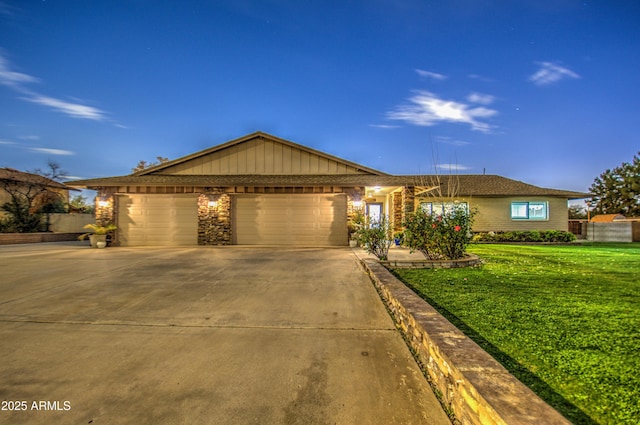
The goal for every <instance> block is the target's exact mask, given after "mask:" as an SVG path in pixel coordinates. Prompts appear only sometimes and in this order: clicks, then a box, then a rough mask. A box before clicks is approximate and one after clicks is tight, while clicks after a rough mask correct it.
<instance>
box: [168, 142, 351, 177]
mask: <svg viewBox="0 0 640 425" xmlns="http://www.w3.org/2000/svg"><path fill="white" fill-rule="evenodd" d="M162 173H163V174H197V175H202V174H214V175H215V174H358V173H363V172H362V171H360V170H358V169H357V168H355V167H351V166H349V165H347V164H344V163H341V162H338V161H335V160H332V159H329V158H325V157H323V156H320V155H314V154H313V153H310V152H307V151H304V150H301V149H297V148H295V147H292V146H288V145H285V144H282V143H278V142H275V141H272V140H265V139H261V138H256V139H252V140H248V141H246V142H244V143H240V144H237V145H234V146H230V147H228V148H226V149H223V150H220V151H215V152H212V153H210V154H209V155H205V156H202V157H199V158H194V159H192V160H190V161H186V162H184V163H182V164H176V165H174V166H171V167H168V168H165V169H163V170H162Z"/></svg>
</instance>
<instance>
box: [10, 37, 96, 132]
mask: <svg viewBox="0 0 640 425" xmlns="http://www.w3.org/2000/svg"><path fill="white" fill-rule="evenodd" d="M2 53H3V52H2V50H0V84H2V85H5V86H8V87H11V88H12V89H13V90H15V91H17V92H19V93H21V94H22V95H23V97H21V99H22V100H26V101H29V102H33V103H37V104H39V105H44V106H48V107H50V108H53V109H54V110H56V111H58V112H62V113H63V114H66V115H68V116H70V117H72V118H80V119H88V120H95V121H103V120H105V119H106V113H105V112H104V111H102V110H100V109H98V108H94V107H93V106H87V105H83V104H81V103H73V102H67V101H64V100H61V99H56V98H53V97H49V96H45V95H42V94H40V93H37V92H34V91H32V90H30V89H29V88H27V87H26V84H28V83H35V82H38V81H39V80H38V79H37V78H35V77H32V76H31V75H27V74H23V73H21V72H15V71H12V70H11V66H10V64H9V61H8V60H7V59H6V58H5V57H4V56H3V54H2Z"/></svg>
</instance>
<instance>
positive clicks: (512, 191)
mask: <svg viewBox="0 0 640 425" xmlns="http://www.w3.org/2000/svg"><path fill="white" fill-rule="evenodd" d="M438 179H440V180H438ZM438 181H439V183H438ZM69 184H70V185H73V186H78V187H88V188H97V187H117V186H132V185H139V186H201V187H225V186H257V187H267V186H275V187H278V186H296V187H304V186H340V187H359V186H427V187H434V186H438V187H439V188H440V193H443V194H447V193H456V194H457V196H485V197H491V196H551V197H559V198H567V199H581V198H585V197H588V196H589V194H588V193H582V192H574V191H567V190H558V189H547V188H543V187H538V186H533V185H530V184H527V183H523V182H520V181H517V180H512V179H508V178H506V177H501V176H496V175H477V174H475V175H474V174H459V175H451V176H446V177H444V178H443V177H442V176H435V175H408V176H391V175H384V176H374V175H368V174H338V175H336V174H333V175H308V174H307V175H255V174H252V175H215V176H213V175H185V174H181V175H175V174H173V175H166V174H151V175H146V176H135V175H134V176H117V177H107V178H102V179H91V180H78V181H73V182H69Z"/></svg>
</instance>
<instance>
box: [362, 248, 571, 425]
mask: <svg viewBox="0 0 640 425" xmlns="http://www.w3.org/2000/svg"><path fill="white" fill-rule="evenodd" d="M360 262H361V264H362V265H363V267H364V268H365V270H366V271H367V273H368V274H369V276H370V277H371V280H372V281H373V283H374V285H375V286H376V288H377V290H378V293H379V294H380V296H381V298H382V300H383V301H384V302H385V303H386V305H387V308H388V309H389V311H390V312H391V315H392V316H393V319H394V320H395V322H396V325H397V326H398V328H399V329H400V330H401V332H402V333H403V334H404V336H405V339H406V341H407V343H408V344H409V345H410V347H411V349H412V350H413V352H414V355H415V356H416V357H417V360H418V362H419V363H421V365H422V367H423V369H424V371H425V372H426V374H427V377H428V379H429V381H430V382H431V384H432V385H433V386H434V388H435V390H436V393H439V394H437V395H439V396H440V399H441V401H442V403H443V404H444V405H445V408H447V409H450V411H452V413H453V415H454V416H455V419H456V420H457V421H458V422H459V423H461V424H464V425H466V424H473V425H476V424H477V425H481V424H482V425H491V424H496V425H497V424H501V425H530V424H545V425H552V424H558V425H570V424H571V422H569V421H568V420H567V419H565V418H564V417H563V416H562V415H561V414H560V413H559V412H557V411H556V410H554V409H553V408H552V407H551V406H549V405H548V404H546V403H545V402H544V401H543V400H542V399H541V398H540V397H538V396H537V395H536V394H535V393H534V392H533V391H531V390H530V389H529V388H527V387H526V386H525V385H524V384H522V383H521V382H520V381H518V380H517V379H516V378H515V377H514V376H513V375H511V374H510V373H509V372H508V371H507V370H506V369H505V368H504V367H503V366H502V365H501V364H500V363H498V362H497V361H496V360H495V359H494V358H493V357H491V356H490V355H489V354H487V353H486V352H485V351H484V350H482V348H480V346H479V345H477V344H476V343H475V342H473V341H472V340H471V339H470V338H468V337H467V336H465V335H464V334H463V333H462V332H461V331H460V330H458V329H457V328H456V327H455V326H453V325H452V324H451V323H450V322H449V321H448V320H447V319H445V318H444V317H443V316H442V315H440V313H438V312H437V311H436V310H435V309H434V308H433V307H432V306H430V305H429V304H428V303H427V302H426V301H424V300H423V299H422V298H420V297H419V296H417V295H416V294H415V293H414V292H413V291H412V290H410V289H409V288H407V287H406V286H405V285H404V284H403V283H402V282H400V281H399V280H398V279H396V278H395V277H394V276H393V274H391V272H389V270H387V269H386V268H385V267H384V266H383V265H381V264H380V263H379V262H378V261H375V260H372V259H364V260H360Z"/></svg>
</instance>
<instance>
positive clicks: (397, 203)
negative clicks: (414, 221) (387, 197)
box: [392, 192, 403, 232]
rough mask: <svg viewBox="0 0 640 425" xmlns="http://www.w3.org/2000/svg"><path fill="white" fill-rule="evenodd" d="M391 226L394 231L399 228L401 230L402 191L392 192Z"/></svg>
mask: <svg viewBox="0 0 640 425" xmlns="http://www.w3.org/2000/svg"><path fill="white" fill-rule="evenodd" d="M392 208H393V209H392V211H393V212H392V214H393V215H392V219H393V222H392V226H393V230H394V231H395V232H398V231H400V230H402V227H403V226H402V223H403V221H402V218H403V214H402V211H403V209H402V193H400V192H393V206H392Z"/></svg>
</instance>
